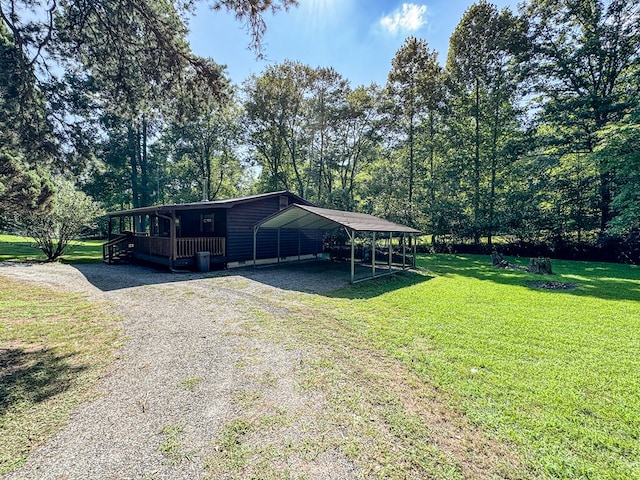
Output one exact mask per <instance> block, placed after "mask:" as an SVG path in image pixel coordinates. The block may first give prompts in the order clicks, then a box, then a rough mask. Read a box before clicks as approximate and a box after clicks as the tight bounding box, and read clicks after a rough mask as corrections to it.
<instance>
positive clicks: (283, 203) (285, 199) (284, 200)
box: [280, 195, 289, 210]
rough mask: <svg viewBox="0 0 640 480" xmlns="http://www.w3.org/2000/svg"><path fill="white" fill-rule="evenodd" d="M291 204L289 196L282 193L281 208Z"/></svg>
mask: <svg viewBox="0 0 640 480" xmlns="http://www.w3.org/2000/svg"><path fill="white" fill-rule="evenodd" d="M288 206H289V197H287V196H285V195H280V210H283V209H285V208H287V207H288Z"/></svg>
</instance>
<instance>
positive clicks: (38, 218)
mask: <svg viewBox="0 0 640 480" xmlns="http://www.w3.org/2000/svg"><path fill="white" fill-rule="evenodd" d="M101 214H102V209H101V208H100V205H99V204H98V203H96V202H95V201H93V199H91V197H89V196H87V195H86V194H85V193H83V192H80V191H78V190H76V189H75V188H74V186H73V184H72V183H71V182H68V181H63V182H61V183H60V185H59V187H58V191H57V192H56V193H55V194H54V197H53V207H52V209H51V211H50V212H46V213H42V212H29V213H26V214H22V215H19V216H18V226H19V228H20V230H21V233H23V234H24V235H25V236H28V237H31V238H33V240H34V241H35V243H36V245H37V246H38V248H39V249H40V250H42V252H43V253H44V254H45V255H46V257H47V261H49V262H52V261H54V260H56V259H57V258H59V257H60V256H61V255H63V254H64V252H65V250H67V249H68V247H70V246H71V245H72V244H73V240H75V239H77V238H78V237H80V235H81V234H82V232H83V231H84V230H85V229H87V228H93V227H94V226H95V225H94V224H95V220H96V218H97V217H98V216H100V215H101Z"/></svg>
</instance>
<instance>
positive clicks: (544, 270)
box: [529, 257, 553, 275]
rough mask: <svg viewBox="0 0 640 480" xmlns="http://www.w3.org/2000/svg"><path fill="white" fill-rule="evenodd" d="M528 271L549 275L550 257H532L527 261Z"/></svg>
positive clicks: (550, 272)
mask: <svg viewBox="0 0 640 480" xmlns="http://www.w3.org/2000/svg"><path fill="white" fill-rule="evenodd" d="M529 271H530V272H531V273H537V274H539V275H551V274H552V273H553V272H552V271H551V259H549V258H545V257H538V258H532V259H531V260H530V261H529Z"/></svg>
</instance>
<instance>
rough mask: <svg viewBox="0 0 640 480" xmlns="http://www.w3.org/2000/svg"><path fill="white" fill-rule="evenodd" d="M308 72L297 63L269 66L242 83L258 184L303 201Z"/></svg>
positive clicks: (307, 69)
mask: <svg viewBox="0 0 640 480" xmlns="http://www.w3.org/2000/svg"><path fill="white" fill-rule="evenodd" d="M311 76H312V69H311V68H310V67H308V66H306V65H303V64H301V63H299V62H291V61H285V62H284V63H281V64H278V65H273V66H270V67H268V68H267V70H266V71H265V72H264V73H263V74H262V75H261V76H260V77H256V76H252V77H251V78H250V79H249V80H247V82H246V83H245V94H246V97H247V101H246V102H245V111H246V127H247V130H248V135H249V143H250V145H251V146H252V147H253V149H254V151H255V160H256V162H257V164H258V165H259V166H260V167H261V169H262V181H263V182H264V184H265V187H266V188H268V189H271V190H278V189H280V188H284V189H286V190H295V191H296V193H297V194H298V195H300V196H301V197H304V195H305V191H306V188H305V187H306V181H305V180H306V175H305V173H306V171H307V170H308V156H307V151H306V146H307V145H306V143H305V122H306V117H305V113H306V112H305V108H306V98H307V96H308V91H309V85H310V78H311Z"/></svg>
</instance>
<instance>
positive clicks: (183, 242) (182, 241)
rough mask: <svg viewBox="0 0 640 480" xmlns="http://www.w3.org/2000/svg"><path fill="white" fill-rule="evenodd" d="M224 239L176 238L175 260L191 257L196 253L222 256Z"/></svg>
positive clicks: (224, 251)
mask: <svg viewBox="0 0 640 480" xmlns="http://www.w3.org/2000/svg"><path fill="white" fill-rule="evenodd" d="M225 246H226V245H225V238H224V237H191V238H176V258H185V257H193V256H194V255H195V254H196V252H210V253H211V256H224V255H225V253H226V249H225Z"/></svg>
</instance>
